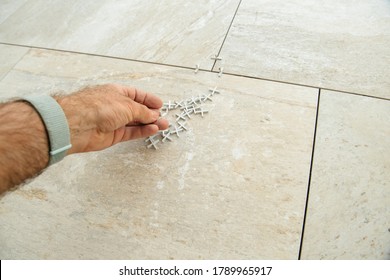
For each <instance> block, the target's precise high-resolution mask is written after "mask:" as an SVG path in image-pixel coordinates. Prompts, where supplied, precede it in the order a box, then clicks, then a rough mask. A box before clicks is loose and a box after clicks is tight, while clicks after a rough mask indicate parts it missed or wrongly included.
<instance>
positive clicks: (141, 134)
mask: <svg viewBox="0 0 390 280" xmlns="http://www.w3.org/2000/svg"><path fill="white" fill-rule="evenodd" d="M157 132H158V126H157V125H155V124H147V125H138V126H126V127H125V131H124V134H123V136H122V139H121V142H123V141H128V140H133V139H137V138H145V137H149V136H152V135H154V134H156V133H157Z"/></svg>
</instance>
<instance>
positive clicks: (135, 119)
mask: <svg viewBox="0 0 390 280" xmlns="http://www.w3.org/2000/svg"><path fill="white" fill-rule="evenodd" d="M128 106H129V109H130V110H129V114H130V115H129V123H128V124H127V125H133V124H140V123H141V124H150V123H154V122H156V121H157V119H158V117H159V113H158V112H157V111H155V110H151V109H149V108H148V107H146V106H145V105H142V104H139V103H137V102H135V101H132V100H130V103H129V105H128Z"/></svg>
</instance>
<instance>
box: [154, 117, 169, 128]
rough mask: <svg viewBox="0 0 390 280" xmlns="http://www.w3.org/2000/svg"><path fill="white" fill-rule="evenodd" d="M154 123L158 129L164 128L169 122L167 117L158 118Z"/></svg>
mask: <svg viewBox="0 0 390 280" xmlns="http://www.w3.org/2000/svg"><path fill="white" fill-rule="evenodd" d="M154 124H155V125H157V126H158V129H159V130H165V129H167V128H168V127H169V122H168V120H167V119H163V118H161V119H158V120H157V121H155V122H154Z"/></svg>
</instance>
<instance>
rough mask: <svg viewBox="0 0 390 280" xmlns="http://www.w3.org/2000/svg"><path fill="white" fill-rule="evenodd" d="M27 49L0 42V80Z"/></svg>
mask: <svg viewBox="0 0 390 280" xmlns="http://www.w3.org/2000/svg"><path fill="white" fill-rule="evenodd" d="M28 50H29V49H28V48H23V47H14V46H7V45H1V44H0V81H1V79H2V78H4V76H5V75H6V74H7V73H8V71H10V70H11V69H12V67H14V66H15V64H16V63H18V61H19V60H20V59H21V58H22V57H23V56H24V55H25V54H26V53H27V51H28Z"/></svg>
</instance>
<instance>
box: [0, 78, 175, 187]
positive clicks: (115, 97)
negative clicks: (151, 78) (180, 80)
mask: <svg viewBox="0 0 390 280" xmlns="http://www.w3.org/2000/svg"><path fill="white" fill-rule="evenodd" d="M55 99H56V100H57V102H58V103H59V104H60V106H61V107H62V109H63V111H64V113H65V116H66V118H67V120H68V124H69V129H70V134H71V143H72V148H71V149H70V150H69V151H68V154H72V153H82V152H89V151H98V150H103V149H106V148H108V147H111V146H112V145H115V144H117V143H119V142H123V141H128V140H132V139H136V138H140V137H147V136H150V135H153V134H155V133H156V132H157V131H158V130H163V129H166V128H168V122H167V121H166V120H164V119H158V116H159V114H158V111H159V109H160V108H161V106H162V101H161V99H160V98H158V97H157V96H155V95H153V94H150V93H146V92H144V91H141V90H137V89H135V88H130V87H123V86H120V85H112V84H108V85H101V86H94V87H87V88H84V89H82V90H80V91H78V92H75V93H73V94H71V95H67V96H56V97H55ZM48 162H49V142H48V136H47V133H46V128H45V126H44V124H43V122H42V120H41V118H40V116H39V114H38V113H37V112H36V111H35V109H34V108H33V107H32V106H31V105H29V103H26V102H22V101H17V102H9V103H5V104H0V194H1V193H3V192H5V191H7V190H8V189H10V188H12V187H14V186H16V185H18V184H20V183H22V182H23V181H24V180H26V179H27V178H30V177H33V176H34V175H37V174H39V173H40V172H41V171H42V170H43V169H44V168H46V166H47V164H48Z"/></svg>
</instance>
